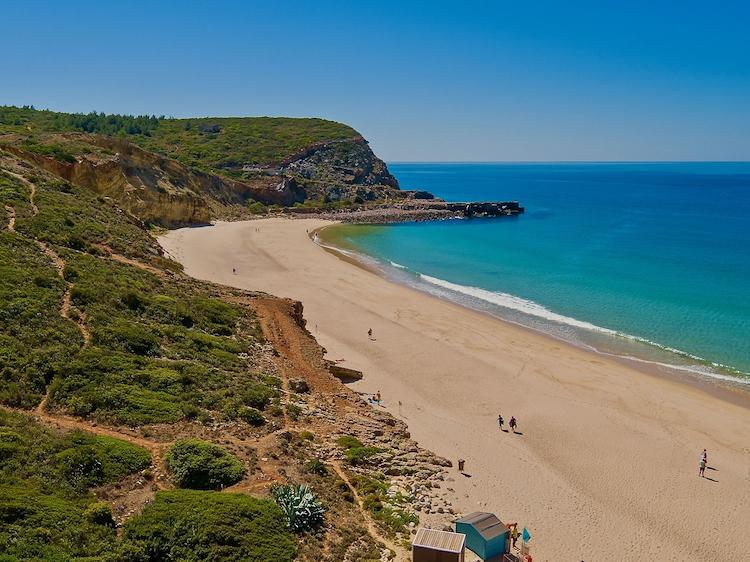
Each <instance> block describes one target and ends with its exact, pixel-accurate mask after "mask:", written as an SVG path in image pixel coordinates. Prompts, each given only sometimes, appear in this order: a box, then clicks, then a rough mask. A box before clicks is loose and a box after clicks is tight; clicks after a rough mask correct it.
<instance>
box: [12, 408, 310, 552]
mask: <svg viewBox="0 0 750 562" xmlns="http://www.w3.org/2000/svg"><path fill="white" fill-rule="evenodd" d="M150 464H151V458H150V456H149V454H148V452H147V451H145V450H144V449H142V448H140V447H137V446H135V445H131V444H129V443H126V442H124V441H120V440H118V439H112V438H108V437H102V436H94V435H91V434H87V433H83V432H79V431H73V432H67V433H62V432H57V431H53V430H50V429H47V428H45V427H43V426H41V425H39V424H37V423H35V422H32V421H30V420H29V418H28V417H27V416H25V415H22V414H15V413H8V412H4V411H1V410H0V561H3V562H10V561H16V560H54V561H68V560H78V561H84V560H85V561H86V562H95V561H101V562H146V561H154V562H157V561H162V560H180V561H203V560H228V561H237V562H240V561H248V560H250V561H256V562H265V561H270V560H274V561H279V562H284V561H288V560H292V559H293V558H294V555H295V554H296V542H295V540H294V538H293V536H292V533H291V532H290V531H289V530H288V529H287V526H286V523H285V519H284V515H283V513H282V511H281V509H280V508H279V507H278V506H277V505H276V504H275V503H274V502H273V501H270V500H263V499H257V498H252V497H250V496H246V495H241V494H218V493H214V492H199V491H193V490H175V491H169V492H158V493H157V494H156V497H155V499H154V501H153V502H151V503H150V505H148V506H147V507H146V508H145V509H144V510H143V511H142V512H141V513H140V514H138V515H135V516H134V517H131V518H130V519H128V521H127V522H126V524H125V526H124V532H123V535H122V537H121V538H118V536H117V532H116V529H115V523H114V520H113V517H112V512H111V509H110V506H109V505H108V504H107V503H105V502H101V501H98V500H97V499H96V496H95V495H94V493H92V489H93V488H94V487H97V486H102V485H106V484H110V483H113V482H117V481H118V480H121V479H122V478H124V477H127V476H128V475H130V474H133V473H136V472H138V471H142V470H144V469H145V468H146V467H148V466H149V465H150ZM187 529H191V530H192V532H190V533H187V532H186V530H187ZM217 537H222V539H221V540H217Z"/></svg>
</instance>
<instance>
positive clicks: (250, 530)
mask: <svg viewBox="0 0 750 562" xmlns="http://www.w3.org/2000/svg"><path fill="white" fill-rule="evenodd" d="M124 535H125V543H126V544H133V545H141V547H142V548H143V552H146V553H147V557H146V560H147V561H149V562H162V561H164V560H176V561H177V560H179V561H181V562H206V561H209V560H221V561H222V562H271V561H273V562H287V561H291V560H292V559H294V556H295V553H296V543H295V541H294V538H293V536H292V535H291V534H290V533H289V531H288V530H287V526H286V522H285V520H284V514H283V513H282V512H281V510H280V509H279V508H278V507H277V506H276V505H275V504H274V502H272V501H270V500H261V499H257V498H253V497H250V496H247V495H244V494H228V493H218V492H199V491H195V490H174V491H169V492H157V494H156V498H155V500H154V501H153V502H152V503H150V504H149V505H148V506H146V508H145V509H144V510H143V512H142V513H141V514H139V515H136V516H134V517H133V518H131V519H129V520H128V521H127V522H126V523H125V533H124Z"/></svg>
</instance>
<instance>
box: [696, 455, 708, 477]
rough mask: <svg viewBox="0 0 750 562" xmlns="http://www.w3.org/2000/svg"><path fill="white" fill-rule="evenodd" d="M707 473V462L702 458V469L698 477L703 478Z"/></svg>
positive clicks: (699, 470)
mask: <svg viewBox="0 0 750 562" xmlns="http://www.w3.org/2000/svg"><path fill="white" fill-rule="evenodd" d="M704 472H706V461H705V459H703V458H702V457H701V464H700V468H699V469H698V476H700V477H701V478H703V473H704Z"/></svg>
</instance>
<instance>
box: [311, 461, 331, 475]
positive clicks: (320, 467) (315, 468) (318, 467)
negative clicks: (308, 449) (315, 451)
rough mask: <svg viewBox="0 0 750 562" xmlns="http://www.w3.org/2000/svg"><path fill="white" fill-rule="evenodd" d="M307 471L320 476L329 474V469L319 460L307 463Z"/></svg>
mask: <svg viewBox="0 0 750 562" xmlns="http://www.w3.org/2000/svg"><path fill="white" fill-rule="evenodd" d="M305 470H306V471H307V472H309V473H311V474H317V475H319V476H326V475H327V474H328V467H327V466H326V465H325V463H324V462H323V461H321V460H319V459H313V460H311V461H307V462H306V463H305Z"/></svg>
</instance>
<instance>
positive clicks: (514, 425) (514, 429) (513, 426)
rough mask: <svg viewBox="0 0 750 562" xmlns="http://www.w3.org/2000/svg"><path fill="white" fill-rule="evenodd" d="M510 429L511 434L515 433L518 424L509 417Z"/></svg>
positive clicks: (512, 417) (514, 419) (513, 417)
mask: <svg viewBox="0 0 750 562" xmlns="http://www.w3.org/2000/svg"><path fill="white" fill-rule="evenodd" d="M508 425H509V426H510V428H511V429H512V430H513V433H515V432H516V427H517V426H518V422H517V421H516V418H515V416H511V417H510V422H509V423H508Z"/></svg>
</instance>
